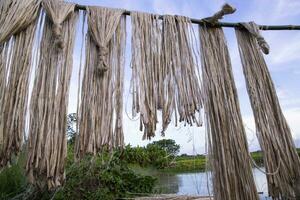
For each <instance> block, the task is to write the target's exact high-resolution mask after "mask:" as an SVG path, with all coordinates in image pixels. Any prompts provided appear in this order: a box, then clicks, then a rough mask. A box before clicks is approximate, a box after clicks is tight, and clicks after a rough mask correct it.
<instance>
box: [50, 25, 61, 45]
mask: <svg viewBox="0 0 300 200" xmlns="http://www.w3.org/2000/svg"><path fill="white" fill-rule="evenodd" d="M52 31H53V36H54V38H55V45H56V46H57V47H58V48H59V49H63V48H64V42H63V38H62V25H61V24H60V23H53V29H52Z"/></svg>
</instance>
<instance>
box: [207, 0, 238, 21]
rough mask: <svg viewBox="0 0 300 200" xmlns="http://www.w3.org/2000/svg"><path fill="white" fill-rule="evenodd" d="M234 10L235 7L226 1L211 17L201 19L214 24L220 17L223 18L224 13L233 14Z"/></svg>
mask: <svg viewBox="0 0 300 200" xmlns="http://www.w3.org/2000/svg"><path fill="white" fill-rule="evenodd" d="M235 11H236V8H234V7H233V6H231V5H229V4H227V3H226V4H224V5H223V6H222V9H221V10H220V11H218V12H217V13H215V14H214V15H213V16H211V17H207V18H204V19H203V21H205V22H208V23H210V24H215V23H217V22H218V21H219V20H220V19H223V17H224V16H225V15H229V14H233V13H234V12H235Z"/></svg>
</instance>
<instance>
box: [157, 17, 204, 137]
mask: <svg viewBox="0 0 300 200" xmlns="http://www.w3.org/2000/svg"><path fill="white" fill-rule="evenodd" d="M192 29H193V27H192V23H191V21H190V19H189V18H187V17H182V16H169V15H166V16H164V18H163V39H162V40H163V49H162V69H161V72H162V76H163V78H162V79H163V81H164V91H163V102H164V106H163V108H162V113H163V119H162V122H163V130H162V132H163V133H164V131H165V130H166V129H167V127H168V125H169V123H170V122H171V119H172V117H173V116H175V123H176V124H177V121H178V122H183V123H184V124H188V125H190V126H193V124H196V125H197V126H201V125H202V119H201V116H200V115H199V113H200V110H201V108H202V97H201V87H200V75H199V73H198V66H197V65H196V62H195V59H196V55H195V52H196V51H195V50H194V48H195V44H194V43H193V42H194V40H192V38H191V36H192V31H193V30H192ZM199 116H200V117H199Z"/></svg>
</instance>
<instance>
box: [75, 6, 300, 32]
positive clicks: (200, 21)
mask: <svg viewBox="0 0 300 200" xmlns="http://www.w3.org/2000/svg"><path fill="white" fill-rule="evenodd" d="M75 8H76V9H78V10H86V6H85V5H79V4H76V6H75ZM131 12H132V11H130V10H125V11H124V15H131ZM158 18H159V19H163V15H159V17H158ZM191 22H192V23H193V24H199V25H201V26H203V25H206V26H213V27H227V28H236V27H240V28H242V26H241V24H240V23H232V22H217V23H214V24H211V23H209V22H207V21H206V20H203V19H193V18H191ZM259 29H260V30H264V31H271V30H272V31H276V30H300V25H259Z"/></svg>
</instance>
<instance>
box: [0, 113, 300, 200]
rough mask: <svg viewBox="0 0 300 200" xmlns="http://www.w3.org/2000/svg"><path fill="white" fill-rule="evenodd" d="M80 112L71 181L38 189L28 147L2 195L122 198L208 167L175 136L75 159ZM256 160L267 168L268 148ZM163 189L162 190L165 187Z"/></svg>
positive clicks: (1, 176) (33, 199)
mask: <svg viewBox="0 0 300 200" xmlns="http://www.w3.org/2000/svg"><path fill="white" fill-rule="evenodd" d="M75 123H76V115H75V114H71V115H69V117H68V128H67V132H68V137H69V140H68V155H67V160H66V182H65V185H64V186H63V187H61V188H59V189H58V190H56V191H47V190H45V189H39V188H35V187H33V186H31V185H29V183H28V182H27V180H26V176H25V163H26V157H25V155H26V153H25V151H24V152H22V154H21V155H20V156H19V159H18V160H15V162H14V164H12V166H11V167H9V168H6V169H4V170H3V171H2V172H1V173H0V199H3V200H6V199H12V198H13V199H25V200H26V199H30V200H40V199H41V200H43V199H44V200H48V199H56V200H64V199H74V200H76V199H88V200H89V199H107V200H110V199H118V198H126V197H134V196H138V194H143V195H144V196H145V195H146V194H149V193H158V192H160V190H157V188H156V187H155V184H156V178H154V177H159V176H160V175H161V174H162V173H181V172H196V171H204V170H205V169H206V156H204V155H196V156H190V155H186V154H182V155H180V156H178V155H177V154H178V152H179V150H180V146H179V145H178V144H176V143H175V141H174V140H160V141H155V142H152V143H150V144H148V145H147V146H146V147H132V146H130V145H127V146H126V147H125V148H124V149H115V150H114V151H113V152H106V151H104V152H102V153H100V154H98V155H97V156H95V157H92V156H87V157H86V158H84V159H83V160H82V161H80V162H79V163H75V161H74V152H73V149H74V148H73V147H74V141H75V136H76V131H75V129H74V127H75V126H74V124H75ZM298 154H300V149H298ZM251 155H252V158H253V160H254V161H255V162H256V163H257V164H258V165H260V166H263V158H262V152H260V151H257V152H253V153H251ZM161 192H162V191H161Z"/></svg>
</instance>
